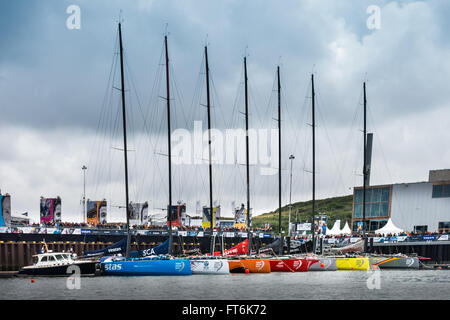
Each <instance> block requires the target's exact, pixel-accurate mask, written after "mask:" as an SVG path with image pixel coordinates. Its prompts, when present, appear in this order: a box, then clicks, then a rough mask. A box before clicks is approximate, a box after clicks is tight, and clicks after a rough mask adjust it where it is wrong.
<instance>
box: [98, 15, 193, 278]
mask: <svg viewBox="0 0 450 320" xmlns="http://www.w3.org/2000/svg"><path fill="white" fill-rule="evenodd" d="M164 40H165V45H166V70H168V57H167V36H165V39H164ZM119 43H120V71H121V84H122V87H121V92H122V117H123V119H122V120H123V140H124V148H123V149H124V160H125V200H126V214H127V247H126V257H110V258H107V259H104V260H101V262H100V263H99V266H100V270H101V273H102V274H103V275H115V276H130V275H190V274H192V271H191V265H190V263H189V261H188V260H178V259H173V258H172V257H171V256H149V257H142V258H130V239H131V235H130V226H129V220H130V219H129V216H130V214H129V213H130V212H129V211H130V203H129V197H128V158H127V133H126V132H127V131H126V112H125V85H124V71H123V46H122V27H121V23H120V22H119ZM167 77H168V74H167ZM167 83H168V80H167ZM168 90H169V89H168V88H167V91H168ZM169 100H170V99H169V97H167V103H169ZM168 108H169V106H168ZM168 110H170V109H168ZM169 135H170V113H169ZM169 141H170V137H169ZM169 152H170V144H169ZM169 164H170V155H169ZM169 168H170V166H169ZM169 172H170V169H169ZM169 186H170V183H169ZM170 200H171V199H170ZM168 209H171V203H170V205H169V208H168ZM168 216H170V212H168ZM170 226H171V225H170ZM171 229H172V228H170V230H169V231H170V232H169V233H170V238H169V239H170V243H169V253H171V245H172V233H171V231H172V230H171Z"/></svg>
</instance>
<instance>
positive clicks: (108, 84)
mask: <svg viewBox="0 0 450 320" xmlns="http://www.w3.org/2000/svg"><path fill="white" fill-rule="evenodd" d="M117 40H118V33H117V34H116V44H115V45H116V46H117ZM116 61H117V58H116V54H115V50H114V53H113V57H112V60H111V66H110V71H109V76H108V82H107V86H106V90H105V94H104V98H103V102H102V106H101V108H100V115H99V119H98V123H97V129H96V134H95V138H94V139H93V141H92V142H91V147H90V148H89V150H90V152H89V158H88V165H89V167H91V163H92V161H93V160H92V154H93V153H94V152H93V150H94V146H95V145H96V143H97V142H96V140H97V138H98V136H99V131H100V130H101V128H102V127H103V125H102V123H103V122H102V119H103V117H104V114H105V113H106V112H107V110H108V109H107V108H106V106H107V100H108V96H109V90H110V89H109V88H110V85H111V81H112V77H113V70H114V69H115V63H116ZM97 152H98V150H97ZM94 173H95V165H94ZM88 180H89V175H88ZM94 181H95V180H94ZM88 186H89V184H88ZM88 188H89V187H88Z"/></svg>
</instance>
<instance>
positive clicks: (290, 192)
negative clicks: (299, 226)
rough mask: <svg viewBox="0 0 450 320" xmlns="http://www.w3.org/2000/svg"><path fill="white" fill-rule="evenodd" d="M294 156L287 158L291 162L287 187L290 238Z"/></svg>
mask: <svg viewBox="0 0 450 320" xmlns="http://www.w3.org/2000/svg"><path fill="white" fill-rule="evenodd" d="M294 159H295V157H294V155H292V154H291V155H290V156H289V160H291V175H290V186H289V227H288V235H289V237H290V236H291V210H292V160H294Z"/></svg>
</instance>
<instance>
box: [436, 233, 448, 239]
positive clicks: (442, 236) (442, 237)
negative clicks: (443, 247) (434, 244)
mask: <svg viewBox="0 0 450 320" xmlns="http://www.w3.org/2000/svg"><path fill="white" fill-rule="evenodd" d="M438 240H448V234H443V235H441V236H440V237H439V239H438Z"/></svg>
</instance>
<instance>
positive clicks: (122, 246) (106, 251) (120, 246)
mask: <svg viewBox="0 0 450 320" xmlns="http://www.w3.org/2000/svg"><path fill="white" fill-rule="evenodd" d="M126 251H127V237H125V238H123V239H122V240H120V241H119V242H116V243H114V244H112V245H110V246H108V247H106V248H103V249H99V250H92V251H85V252H84V256H85V257H94V256H102V255H112V254H117V253H122V252H126Z"/></svg>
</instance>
